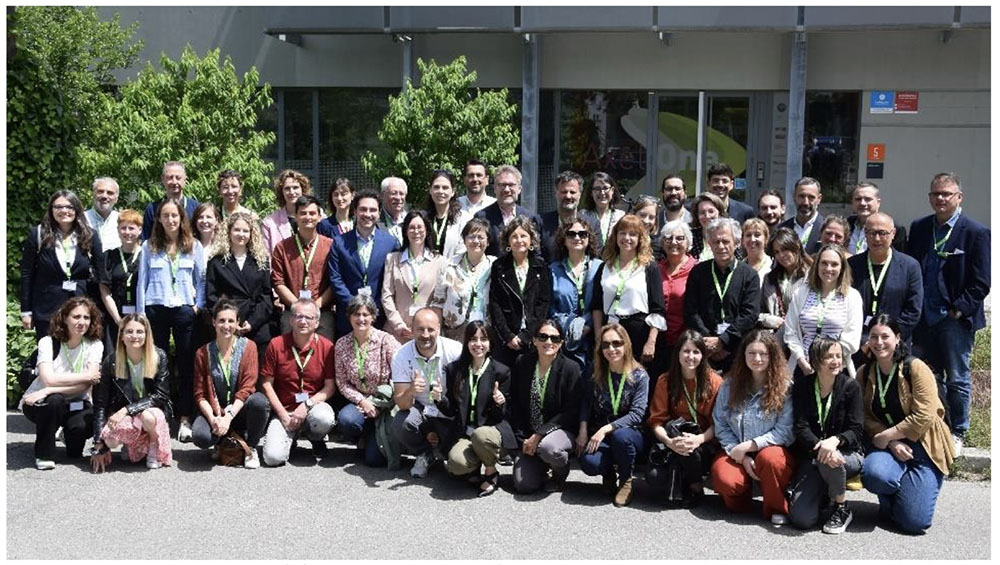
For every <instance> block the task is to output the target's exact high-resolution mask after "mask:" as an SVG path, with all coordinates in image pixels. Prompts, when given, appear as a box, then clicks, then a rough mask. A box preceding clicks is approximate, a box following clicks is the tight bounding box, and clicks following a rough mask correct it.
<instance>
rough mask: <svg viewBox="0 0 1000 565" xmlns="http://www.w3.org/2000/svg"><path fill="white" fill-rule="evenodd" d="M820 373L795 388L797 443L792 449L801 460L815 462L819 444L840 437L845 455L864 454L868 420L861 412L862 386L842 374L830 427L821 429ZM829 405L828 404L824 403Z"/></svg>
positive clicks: (837, 381)
mask: <svg viewBox="0 0 1000 565" xmlns="http://www.w3.org/2000/svg"><path fill="white" fill-rule="evenodd" d="M818 378H819V376H818V374H817V373H813V374H811V375H802V376H800V377H799V378H798V379H796V380H795V383H794V384H793V385H792V411H793V413H794V415H795V424H794V426H793V428H792V429H793V430H794V432H795V443H794V444H793V445H792V447H793V448H794V451H795V453H796V455H797V456H798V457H799V458H800V459H813V458H815V457H816V451H814V450H813V446H814V445H816V442H818V441H820V440H823V439H826V438H828V437H831V436H837V438H839V439H840V444H839V445H838V446H837V449H839V450H840V451H841V452H843V453H852V452H853V453H862V452H863V448H862V444H861V440H862V438H864V429H863V425H864V416H863V412H862V408H861V386H860V385H858V381H856V380H854V379H852V378H851V377H850V376H848V374H847V371H841V372H840V373H838V374H837V375H836V377H835V378H834V381H833V390H832V391H831V392H830V394H831V395H833V398H831V399H830V400H829V402H830V408H829V410H830V411H829V412H828V415H827V420H826V426H823V427H820V425H819V410H818V409H817V407H816V384H815V383H816V379H818ZM824 402H826V401H824Z"/></svg>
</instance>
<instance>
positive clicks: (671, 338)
mask: <svg viewBox="0 0 1000 565" xmlns="http://www.w3.org/2000/svg"><path fill="white" fill-rule="evenodd" d="M696 264H698V261H696V260H695V258H694V257H691V256H690V255H686V256H685V259H684V263H682V264H681V267H680V269H678V270H677V273H676V274H674V276H672V277H671V276H670V274H669V273H668V270H669V267H668V266H667V260H666V259H664V260H662V261H660V278H661V279H663V301H664V302H665V303H666V307H667V310H666V316H664V317H665V318H666V319H667V335H666V337H665V338H664V339H666V340H667V345H670V346H673V345H674V344H675V343H677V338H678V337H680V335H681V332H683V331H684V330H685V329H687V327H686V326H685V325H684V289H685V288H687V280H688V275H690V274H691V269H693V268H694V266H695V265H696Z"/></svg>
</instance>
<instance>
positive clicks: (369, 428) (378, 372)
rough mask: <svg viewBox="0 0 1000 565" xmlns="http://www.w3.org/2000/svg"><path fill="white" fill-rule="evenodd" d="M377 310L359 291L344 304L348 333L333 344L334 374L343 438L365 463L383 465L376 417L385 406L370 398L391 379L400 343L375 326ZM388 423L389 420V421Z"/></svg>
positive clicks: (374, 465) (375, 465)
mask: <svg viewBox="0 0 1000 565" xmlns="http://www.w3.org/2000/svg"><path fill="white" fill-rule="evenodd" d="M376 317H378V309H377V308H376V306H375V301H374V300H372V297H371V296H369V295H367V294H359V295H357V296H355V297H354V298H352V299H351V300H350V302H348V303H347V318H348V320H349V321H350V322H351V333H350V334H349V335H345V336H343V337H341V338H340V339H338V340H337V343H336V344H335V345H334V352H333V353H334V366H335V371H334V374H335V375H336V378H337V390H338V391H340V394H341V395H343V397H344V398H345V399H347V404H346V405H345V406H344V407H343V408H341V409H340V412H339V413H338V414H337V422H338V423H339V425H340V433H341V434H342V435H343V437H344V441H346V442H348V443H357V444H358V451H360V452H361V453H362V456H363V460H364V462H365V465H368V466H369V467H382V466H384V465H385V464H386V463H387V462H388V461H387V459H386V456H385V455H384V454H383V453H382V452H381V451H380V450H379V446H378V442H377V441H376V433H375V432H376V430H377V426H378V421H379V416H380V415H381V413H382V412H386V411H387V409H380V408H378V407H377V406H376V405H375V404H374V403H373V402H372V397H374V396H376V394H377V393H378V387H379V386H380V385H390V386H391V381H392V358H393V356H394V355H395V354H396V351H398V350H399V342H398V341H396V339H395V338H394V337H392V336H391V335H389V334H387V333H386V332H384V331H382V330H379V329H375V327H374V324H375V318H376ZM389 421H390V422H391V419H390V420H389Z"/></svg>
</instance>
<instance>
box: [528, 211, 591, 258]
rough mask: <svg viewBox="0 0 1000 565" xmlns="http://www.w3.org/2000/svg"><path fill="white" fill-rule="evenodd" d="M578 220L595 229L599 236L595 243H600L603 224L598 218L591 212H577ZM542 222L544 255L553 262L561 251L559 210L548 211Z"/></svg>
mask: <svg viewBox="0 0 1000 565" xmlns="http://www.w3.org/2000/svg"><path fill="white" fill-rule="evenodd" d="M577 220H578V221H580V222H583V223H585V224H587V225H589V226H590V229H592V230H594V235H596V236H597V238H598V239H597V240H596V241H595V242H594V244H595V245H596V244H599V243H600V237H601V235H600V234H601V224H600V223H599V222H598V221H597V220H596V218H595V217H594V216H593V215H591V214H579V213H578V214H577ZM541 221H542V223H541V224H539V228H541V230H542V233H541V237H542V257H544V258H545V261H546V262H552V261H553V260H554V259H555V258H556V257H557V256H558V255H559V253H557V252H556V248H555V247H556V231H558V230H559V211H558V210H553V211H551V212H546V213H544V214H542V216H541Z"/></svg>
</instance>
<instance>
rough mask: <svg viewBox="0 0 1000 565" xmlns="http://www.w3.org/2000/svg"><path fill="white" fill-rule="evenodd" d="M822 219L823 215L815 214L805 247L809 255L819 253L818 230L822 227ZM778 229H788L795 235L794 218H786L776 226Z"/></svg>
mask: <svg viewBox="0 0 1000 565" xmlns="http://www.w3.org/2000/svg"><path fill="white" fill-rule="evenodd" d="M823 219H824V218H823V214H820V213H819V212H816V222H815V223H813V229H812V231H811V232H809V239H808V240H806V245H805V249H806V253H808V254H810V255H812V254H814V253H816V252H817V251H819V247H820V245H819V232H820V231H822V230H820V227H822V226H823ZM778 228H788V229H790V230H792V233H795V216H794V215H792V217H791V218H788V219H787V220H785V221H783V222H781V223H780V224H778V226H777V227H776V228H775V229H778Z"/></svg>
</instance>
